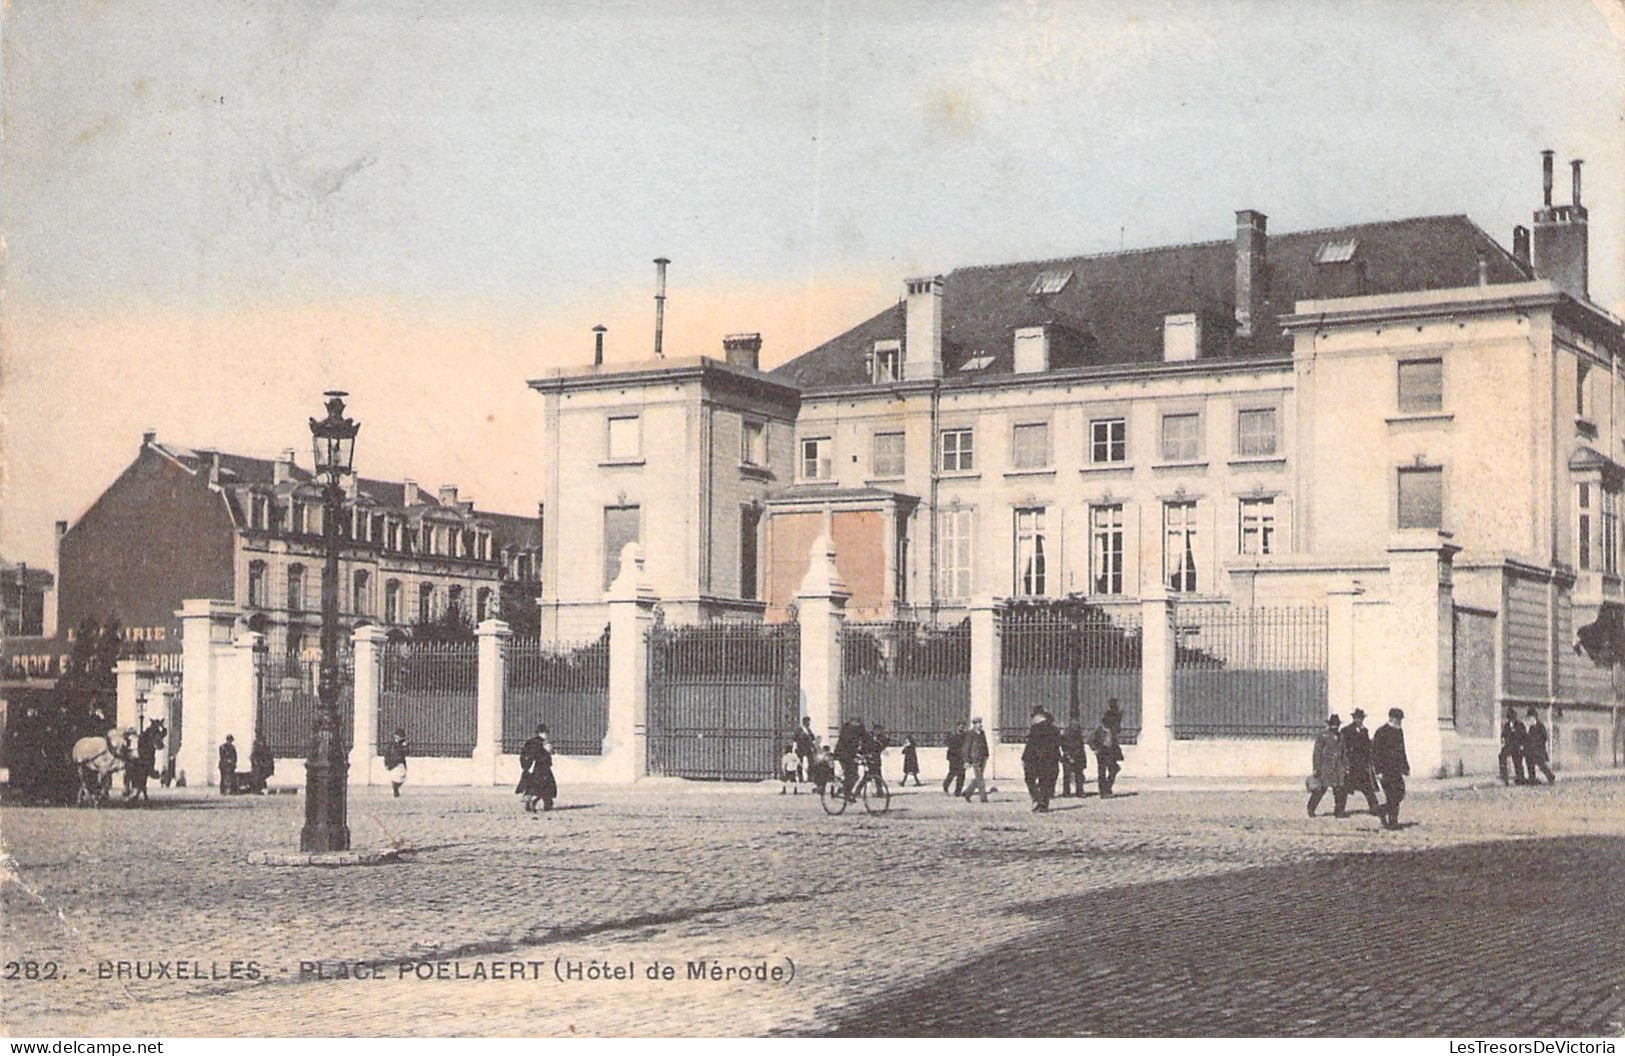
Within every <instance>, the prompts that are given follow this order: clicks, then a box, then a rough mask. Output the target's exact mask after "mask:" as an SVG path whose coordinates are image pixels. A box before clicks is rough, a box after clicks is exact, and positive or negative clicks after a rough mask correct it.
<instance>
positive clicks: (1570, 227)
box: [1530, 150, 1591, 300]
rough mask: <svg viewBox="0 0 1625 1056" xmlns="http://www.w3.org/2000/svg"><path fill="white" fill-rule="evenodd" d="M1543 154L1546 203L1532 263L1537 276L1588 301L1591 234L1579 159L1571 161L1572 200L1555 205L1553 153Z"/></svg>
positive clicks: (1537, 220)
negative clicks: (1583, 195)
mask: <svg viewBox="0 0 1625 1056" xmlns="http://www.w3.org/2000/svg"><path fill="white" fill-rule="evenodd" d="M1540 156H1541V188H1542V192H1543V202H1544V204H1542V206H1541V207H1540V208H1539V209H1536V210H1535V223H1534V232H1533V236H1534V237H1533V238H1532V240H1531V244H1530V262H1531V263H1532V264H1533V265H1534V269H1535V277H1536V278H1538V279H1549V280H1551V281H1552V282H1554V283H1556V284H1557V286H1558V288H1560V289H1562V290H1563V291H1564V292H1566V293H1568V294H1570V295H1572V296H1574V297H1578V298H1580V299H1581V300H1587V299H1589V298H1590V296H1591V286H1590V275H1589V270H1590V268H1589V259H1588V258H1589V255H1590V250H1589V245H1588V244H1589V241H1590V238H1589V235H1588V234H1587V227H1588V224H1587V217H1586V209H1585V206H1583V205H1581V204H1580V164H1581V163H1580V160H1579V159H1575V160H1574V161H1571V162H1569V165H1570V167H1571V168H1572V169H1573V173H1574V176H1573V181H1574V182H1573V200H1572V201H1571V202H1570V204H1568V205H1553V204H1552V152H1551V151H1549V150H1543V151H1541V152H1540Z"/></svg>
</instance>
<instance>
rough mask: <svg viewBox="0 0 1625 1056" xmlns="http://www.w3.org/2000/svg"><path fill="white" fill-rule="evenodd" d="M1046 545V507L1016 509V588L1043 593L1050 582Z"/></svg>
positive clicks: (1021, 591) (1022, 592) (1019, 591)
mask: <svg viewBox="0 0 1625 1056" xmlns="http://www.w3.org/2000/svg"><path fill="white" fill-rule="evenodd" d="M1048 572H1049V569H1048V559H1047V558H1046V556H1045V546H1044V507H1042V506H1038V507H1034V508H1031V509H1019V510H1017V511H1016V582H1015V587H1014V592H1015V593H1016V594H1017V595H1020V596H1023V597H1039V596H1042V595H1043V594H1044V593H1045V587H1046V586H1047V585H1048V578H1049V577H1048Z"/></svg>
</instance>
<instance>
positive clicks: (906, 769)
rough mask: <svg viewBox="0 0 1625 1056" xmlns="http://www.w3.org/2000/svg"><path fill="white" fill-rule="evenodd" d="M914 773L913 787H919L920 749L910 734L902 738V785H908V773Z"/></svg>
mask: <svg viewBox="0 0 1625 1056" xmlns="http://www.w3.org/2000/svg"><path fill="white" fill-rule="evenodd" d="M910 774H913V775H914V787H915V788H919V787H920V750H919V748H918V746H916V745H915V743H914V737H913V736H912V735H910V736H908V737H904V738H903V786H904V787H907V785H908V775H910Z"/></svg>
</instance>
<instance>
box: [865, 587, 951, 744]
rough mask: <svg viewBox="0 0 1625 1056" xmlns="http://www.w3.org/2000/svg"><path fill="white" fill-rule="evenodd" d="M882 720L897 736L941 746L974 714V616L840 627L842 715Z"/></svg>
mask: <svg viewBox="0 0 1625 1056" xmlns="http://www.w3.org/2000/svg"><path fill="white" fill-rule="evenodd" d="M852 718H857V719H862V720H863V721H864V722H865V724H866V725H868V726H869V727H871V728H873V727H874V726H875V725H877V724H879V725H883V726H885V727H886V732H887V733H888V734H889V735H890V737H891V740H892V742H893V743H894V744H895V743H901V742H902V740H903V738H904V737H913V738H914V743H915V744H917V745H919V746H920V747H922V748H924V747H941V746H942V745H943V744H946V743H947V737H948V734H949V733H950V732H952V730H953V728H954V726H955V725H956V724H958V723H962V722H968V721H969V720H970V620H969V619H963V620H960V621H958V622H957V623H952V624H946V625H942V626H936V625H932V624H927V623H917V622H914V621H910V620H903V621H879V622H857V621H852V622H848V623H847V624H846V625H844V626H843V627H842V628H841V721H842V722H845V721H846V720H847V719H852Z"/></svg>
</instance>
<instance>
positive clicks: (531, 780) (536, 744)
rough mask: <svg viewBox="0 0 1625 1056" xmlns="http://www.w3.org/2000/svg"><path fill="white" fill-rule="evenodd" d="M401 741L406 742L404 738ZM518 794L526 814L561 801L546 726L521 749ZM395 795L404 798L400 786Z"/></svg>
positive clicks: (539, 727)
mask: <svg viewBox="0 0 1625 1056" xmlns="http://www.w3.org/2000/svg"><path fill="white" fill-rule="evenodd" d="M401 739H402V740H403V741H404V740H405V739H406V738H405V736H404V734H403V735H402V737H401ZM402 765H403V766H404V765H405V764H404V763H403V764H402ZM514 791H515V792H516V793H518V794H520V795H522V796H524V797H525V810H527V811H529V812H530V813H532V814H534V813H536V801H537V800H541V803H542V809H543V810H552V809H553V800H555V799H557V798H558V795H559V785H558V782H557V781H556V780H554V778H553V746H552V745H551V744H549V743H548V740H547V724H546V723H545V722H544V723H541V724H539V725H537V727H536V732H535V734H533V735H532V736H531V737H530V739H529V740H527V741H526V742H525V743H524V745H523V746H522V747H521V748H520V749H519V784H518V785H516V786H515V787H514ZM395 794H396V795H400V786H398V785H397V786H396V791H395Z"/></svg>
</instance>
